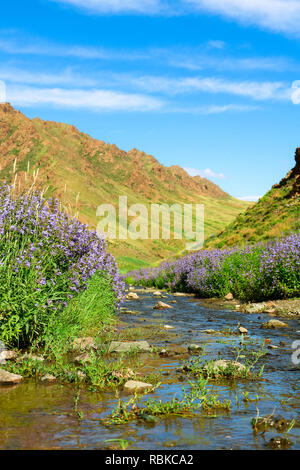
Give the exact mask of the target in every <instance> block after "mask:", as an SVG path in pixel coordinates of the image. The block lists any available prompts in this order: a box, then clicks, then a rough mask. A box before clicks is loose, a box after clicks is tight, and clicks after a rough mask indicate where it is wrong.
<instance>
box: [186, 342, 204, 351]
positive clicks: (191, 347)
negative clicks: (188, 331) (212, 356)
mask: <svg viewBox="0 0 300 470" xmlns="http://www.w3.org/2000/svg"><path fill="white" fill-rule="evenodd" d="M188 351H189V352H190V353H199V352H200V351H202V346H200V344H195V343H192V344H189V345H188Z"/></svg>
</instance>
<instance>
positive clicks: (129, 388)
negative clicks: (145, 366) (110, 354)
mask: <svg viewBox="0 0 300 470" xmlns="http://www.w3.org/2000/svg"><path fill="white" fill-rule="evenodd" d="M152 387H153V385H152V384H148V383H146V382H139V381H138V380H128V382H126V383H125V385H124V390H126V392H129V393H135V392H144V391H145V390H147V389H149V390H150V389H151V388H152Z"/></svg>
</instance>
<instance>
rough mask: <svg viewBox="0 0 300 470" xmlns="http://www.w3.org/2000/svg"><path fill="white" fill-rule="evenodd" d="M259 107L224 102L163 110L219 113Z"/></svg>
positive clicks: (189, 112)
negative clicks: (222, 103)
mask: <svg viewBox="0 0 300 470" xmlns="http://www.w3.org/2000/svg"><path fill="white" fill-rule="evenodd" d="M257 109H259V107H258V106H247V105H237V104H225V105H210V106H193V107H189V106H185V107H179V106H177V107H169V108H167V109H166V110H165V112H172V113H183V114H204V115H209V114H221V113H227V112H230V111H231V112H249V111H255V110H257Z"/></svg>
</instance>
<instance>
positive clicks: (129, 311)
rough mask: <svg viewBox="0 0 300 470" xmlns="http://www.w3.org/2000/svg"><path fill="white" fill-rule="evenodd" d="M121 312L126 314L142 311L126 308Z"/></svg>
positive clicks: (136, 313) (137, 313)
mask: <svg viewBox="0 0 300 470" xmlns="http://www.w3.org/2000/svg"><path fill="white" fill-rule="evenodd" d="M121 313H123V314H124V315H139V314H140V313H141V312H139V311H138V310H127V309H126V308H125V309H124V310H121Z"/></svg>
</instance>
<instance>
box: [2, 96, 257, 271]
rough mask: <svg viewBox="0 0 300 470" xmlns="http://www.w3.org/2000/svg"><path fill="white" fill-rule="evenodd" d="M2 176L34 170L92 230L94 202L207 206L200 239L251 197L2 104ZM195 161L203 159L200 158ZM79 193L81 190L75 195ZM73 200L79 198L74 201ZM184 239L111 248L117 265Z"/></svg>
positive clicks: (150, 257) (167, 251)
mask: <svg viewBox="0 0 300 470" xmlns="http://www.w3.org/2000/svg"><path fill="white" fill-rule="evenodd" d="M0 158H1V160H0V165H1V167H0V178H1V180H8V181H11V180H12V178H13V166H14V162H15V160H17V164H16V170H17V173H18V181H19V182H20V184H23V181H24V178H25V173H26V172H27V171H28V168H29V172H30V173H31V174H33V172H35V173H36V172H37V170H38V184H39V186H42V187H43V188H45V187H46V188H47V191H46V194H47V196H50V195H54V196H56V197H58V198H59V199H60V201H61V202H62V203H63V204H64V205H67V206H68V207H70V210H71V212H72V213H75V211H78V218H79V219H80V220H81V221H82V222H84V223H88V224H89V225H90V226H91V227H92V228H95V227H96V225H97V223H98V221H99V219H98V218H97V217H96V210H97V207H98V206H99V205H100V204H103V203H111V204H114V205H116V206H117V205H118V200H119V196H121V195H126V196H127V198H128V205H131V204H134V203H137V202H138V203H141V204H145V205H146V206H147V207H148V208H149V211H150V204H151V203H166V204H169V205H171V204H174V203H180V204H183V203H185V204H187V203H194V204H196V203H198V204H204V205H205V237H206V238H207V237H209V236H211V235H213V234H214V233H216V232H219V231H220V230H222V229H223V228H224V227H225V226H227V225H228V224H229V223H230V222H232V220H234V219H235V218H236V216H237V215H238V214H240V213H241V211H243V210H245V209H246V207H247V206H248V205H249V203H246V202H243V201H239V200H237V199H234V198H232V197H230V196H229V195H228V194H226V193H225V192H224V191H222V190H221V189H220V188H219V187H218V186H217V185H215V184H214V183H212V182H211V181H209V180H207V179H205V178H200V177H199V176H197V177H191V176H189V175H188V174H187V173H186V172H185V171H184V170H183V169H182V168H181V167H178V166H172V167H166V166H164V165H161V164H160V163H159V162H158V161H157V160H156V159H155V158H154V157H153V156H151V155H147V154H146V153H144V152H141V151H139V150H137V149H133V150H130V151H129V152H125V151H123V150H120V149H119V148H118V147H117V146H116V145H111V144H108V143H105V142H103V141H99V140H96V139H93V138H92V137H90V136H89V135H87V134H84V133H82V132H79V131H78V130H77V129H76V128H75V127H74V126H71V125H67V124H62V123H56V122H49V121H42V120H40V119H38V118H35V119H32V120H30V119H29V118H27V117H26V116H24V115H23V114H22V113H21V112H19V111H16V110H15V109H14V108H12V107H11V106H10V105H9V104H7V103H6V104H0ZM199 166H201V162H200V163H199ZM78 195H79V196H78ZM76 201H77V202H76ZM184 247H185V242H184V241H182V240H172V239H171V240H162V239H159V240H131V239H128V240H114V241H112V242H111V243H110V249H111V251H112V253H113V254H114V255H115V256H116V257H117V259H118V260H119V262H120V266H121V268H122V269H123V270H126V269H130V268H132V267H136V266H142V265H146V264H150V263H154V262H156V261H159V260H161V259H163V258H166V257H168V256H169V255H174V254H176V253H178V252H181V251H182V250H183V249H184Z"/></svg>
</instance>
